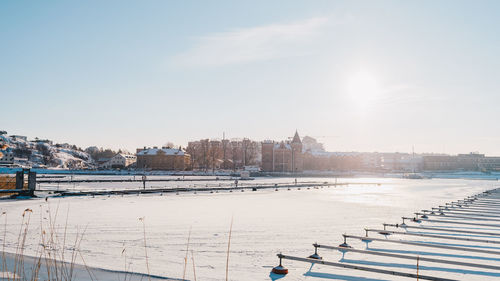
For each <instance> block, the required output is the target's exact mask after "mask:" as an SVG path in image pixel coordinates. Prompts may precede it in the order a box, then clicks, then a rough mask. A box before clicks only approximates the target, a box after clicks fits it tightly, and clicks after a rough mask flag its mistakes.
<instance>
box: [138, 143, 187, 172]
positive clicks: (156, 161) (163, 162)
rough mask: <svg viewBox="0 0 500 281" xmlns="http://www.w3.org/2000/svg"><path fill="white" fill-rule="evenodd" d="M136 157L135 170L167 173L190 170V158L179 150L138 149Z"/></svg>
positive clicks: (167, 148)
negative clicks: (163, 171) (165, 171)
mask: <svg viewBox="0 0 500 281" xmlns="http://www.w3.org/2000/svg"><path fill="white" fill-rule="evenodd" d="M136 156H137V169H143V170H167V171H185V170H190V169H191V166H190V163H191V156H190V155H189V154H187V153H185V152H184V151H183V150H182V149H180V148H170V147H162V148H158V147H153V148H146V147H144V148H138V149H137V153H136Z"/></svg>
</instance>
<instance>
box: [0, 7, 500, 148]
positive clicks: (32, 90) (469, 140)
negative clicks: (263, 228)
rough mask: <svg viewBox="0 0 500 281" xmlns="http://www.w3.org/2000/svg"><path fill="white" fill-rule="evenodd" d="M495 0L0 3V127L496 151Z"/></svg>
mask: <svg viewBox="0 0 500 281" xmlns="http://www.w3.org/2000/svg"><path fill="white" fill-rule="evenodd" d="M499 13H500V2H499V1H481V0H479V1H458V0H454V1H446V0H440V1H430V0H427V1H426V0H424V1H317V0H313V1H291V0H286V1H150V0H146V1H126V0H120V1H23V0H17V1H1V2H0V95H1V100H2V102H1V107H0V129H3V130H6V131H7V132H8V133H9V134H19V135H27V136H29V137H32V138H34V137H40V138H48V139H52V140H53V141H55V142H60V143H64V142H68V143H72V144H76V145H78V146H80V147H83V148H85V147H88V146H92V145H95V146H102V147H110V148H114V149H118V148H125V149H128V150H130V151H134V150H135V148H137V147H143V146H161V145H164V144H166V143H167V142H173V143H175V144H178V145H186V144H187V142H188V141H190V140H197V139H201V138H222V136H223V133H225V136H226V138H243V137H248V138H251V139H254V140H267V139H270V140H276V141H279V140H282V139H286V138H288V137H291V136H293V134H294V132H295V130H298V132H299V134H300V135H301V136H304V135H309V136H312V137H315V138H317V139H318V141H320V142H323V143H324V144H325V147H326V148H327V150H329V151H378V152H391V151H392V152H395V151H398V152H411V151H412V147H413V148H414V150H415V152H417V153H421V152H435V153H449V154H456V153H467V152H472V151H478V152H481V153H486V154H487V155H497V156H500V122H499V117H500V114H499V109H500V106H499V105H500V93H499V86H500V79H499V78H500V54H499V52H498V50H500V17H498V14H499Z"/></svg>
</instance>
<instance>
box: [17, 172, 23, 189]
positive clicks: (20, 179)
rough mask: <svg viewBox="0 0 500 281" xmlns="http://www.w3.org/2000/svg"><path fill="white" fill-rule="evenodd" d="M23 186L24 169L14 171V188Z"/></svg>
mask: <svg viewBox="0 0 500 281" xmlns="http://www.w3.org/2000/svg"><path fill="white" fill-rule="evenodd" d="M23 186H24V171H17V172H16V189H23Z"/></svg>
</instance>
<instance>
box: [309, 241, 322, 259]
mask: <svg viewBox="0 0 500 281" xmlns="http://www.w3.org/2000/svg"><path fill="white" fill-rule="evenodd" d="M313 246H314V254H312V255H310V256H309V258H311V259H316V260H321V259H323V258H322V257H321V256H320V255H318V247H319V245H318V243H314V244H313Z"/></svg>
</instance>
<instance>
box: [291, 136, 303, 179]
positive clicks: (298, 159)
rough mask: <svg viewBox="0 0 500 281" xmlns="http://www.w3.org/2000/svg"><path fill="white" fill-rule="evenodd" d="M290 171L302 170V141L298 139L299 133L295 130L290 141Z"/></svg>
mask: <svg viewBox="0 0 500 281" xmlns="http://www.w3.org/2000/svg"><path fill="white" fill-rule="evenodd" d="M290 145H291V146H292V167H291V168H292V169H291V172H292V173H296V172H302V169H303V165H302V163H303V162H302V141H301V140H300V136H299V133H298V132H297V130H295V135H294V136H293V139H292V142H291V143H290Z"/></svg>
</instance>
